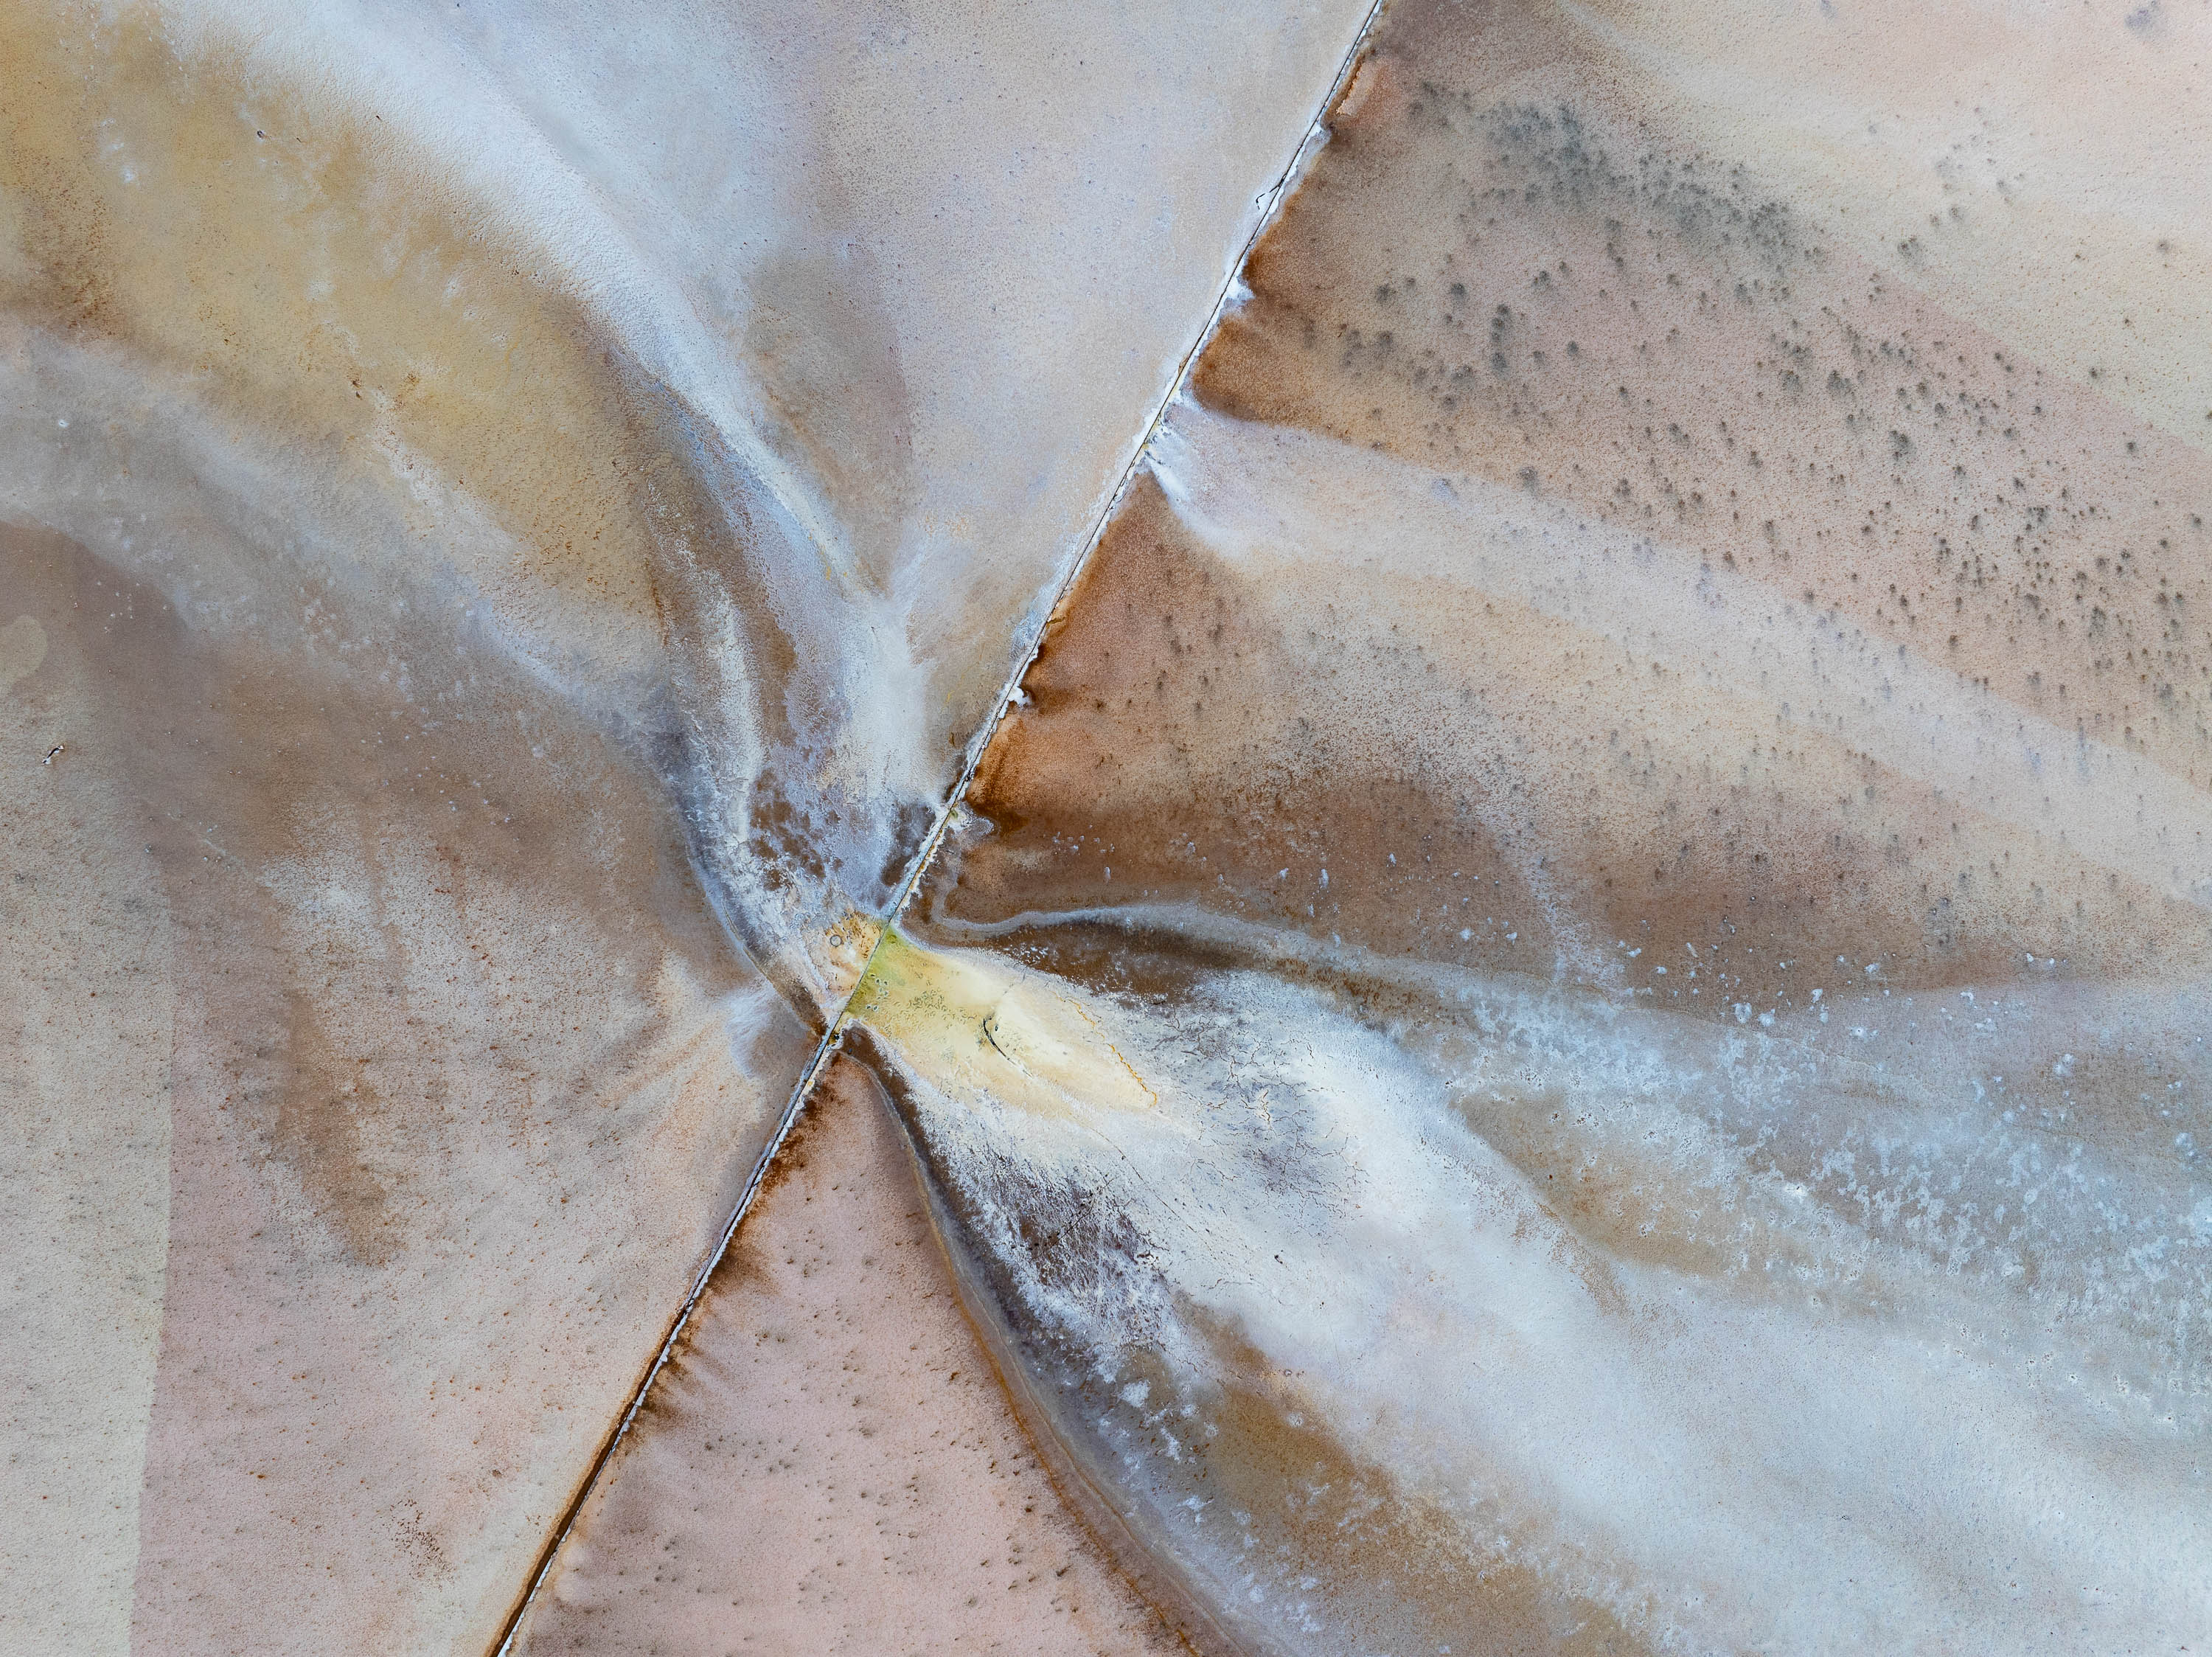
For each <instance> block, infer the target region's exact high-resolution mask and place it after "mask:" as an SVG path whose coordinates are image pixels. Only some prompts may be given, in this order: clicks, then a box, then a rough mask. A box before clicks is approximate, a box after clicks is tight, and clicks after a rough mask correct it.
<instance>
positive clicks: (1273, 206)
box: [492, 0, 1388, 1657]
mask: <svg viewBox="0 0 2212 1657" xmlns="http://www.w3.org/2000/svg"><path fill="white" fill-rule="evenodd" d="M1386 3H1388V0H1370V4H1369V6H1368V8H1367V12H1366V15H1364V17H1362V18H1361V19H1360V23H1359V27H1358V29H1357V30H1355V31H1354V32H1353V34H1352V44H1351V46H1349V47H1347V48H1346V51H1345V54H1344V58H1343V60H1342V61H1341V62H1340V64H1338V65H1337V70H1336V74H1335V76H1334V78H1333V79H1332V80H1331V81H1330V82H1329V87H1328V92H1327V93H1325V94H1323V95H1322V101H1321V103H1320V104H1319V106H1318V107H1316V109H1315V111H1314V115H1313V119H1311V120H1310V121H1309V122H1307V123H1306V126H1305V130H1304V131H1303V132H1301V133H1300V134H1299V135H1298V142H1297V146H1296V147H1295V148H1294V149H1292V150H1291V157H1290V160H1289V161H1286V162H1285V164H1284V167H1283V170H1282V172H1281V173H1280V174H1278V175H1277V176H1276V179H1275V181H1274V182H1273V184H1272V185H1270V186H1268V187H1267V190H1266V191H1265V192H1262V193H1261V196H1260V197H1259V198H1258V199H1259V200H1260V201H1261V203H1262V204H1263V205H1262V207H1261V211H1260V212H1259V214H1258V215H1257V216H1255V218H1254V220H1253V223H1252V229H1251V232H1250V234H1249V235H1247V236H1246V237H1245V238H1244V244H1243V247H1240V248H1238V249H1237V255H1236V257H1235V258H1234V259H1231V260H1230V262H1229V266H1228V270H1227V271H1226V273H1225V275H1224V276H1223V277H1222V281H1221V285H1220V288H1219V289H1218V291H1217V292H1216V294H1215V295H1214V300H1213V304H1212V308H1210V309H1209V310H1208V311H1207V312H1206V320H1205V322H1204V324H1203V325H1202V326H1200V328H1199V330H1198V332H1197V334H1196V335H1195V337H1194V338H1193V339H1192V340H1191V343H1190V344H1189V346H1188V348H1187V349H1186V350H1184V352H1183V354H1182V358H1181V359H1180V360H1179V361H1178V362H1176V372H1175V377H1174V378H1173V379H1172V380H1170V381H1169V382H1168V389H1167V391H1166V392H1165V393H1164V394H1163V395H1162V396H1161V398H1160V399H1159V401H1158V403H1156V404H1155V405H1153V407H1152V414H1151V416H1150V417H1148V418H1147V419H1146V422H1145V423H1144V424H1143V426H1142V427H1141V428H1140V429H1139V435H1138V438H1137V441H1136V442H1135V443H1134V445H1133V446H1132V448H1130V451H1129V454H1128V458H1127V460H1125V461H1123V463H1122V466H1121V473H1120V475H1119V476H1118V477H1117V478H1115V483H1114V488H1113V491H1112V493H1111V494H1109V496H1107V497H1106V503H1105V505H1104V506H1103V508H1101V509H1100V510H1099V513H1098V515H1097V519H1096V520H1095V521H1093V522H1092V524H1091V533H1089V534H1088V535H1086V536H1085V538H1084V541H1083V547H1082V550H1081V551H1079V552H1078V553H1077V554H1076V557H1075V558H1074V560H1073V562H1072V563H1071V564H1069V565H1068V569H1067V573H1066V575H1064V576H1061V577H1060V581H1059V582H1058V583H1057V584H1056V585H1055V586H1054V588H1053V589H1052V601H1051V602H1050V603H1049V604H1048V605H1046V606H1044V608H1043V611H1042V614H1040V615H1039V616H1038V617H1037V619H1036V626H1035V631H1033V632H1032V633H1031V635H1030V639H1029V642H1028V643H1027V644H1026V646H1025V647H1024V649H1023V650H1022V652H1021V655H1020V658H1019V660H1018V661H1016V662H1015V664H1014V668H1013V671H1012V673H1010V674H1008V675H1007V678H1006V684H1005V685H1003V686H1001V687H1000V691H999V698H998V700H997V702H995V703H994V704H993V705H992V708H991V710H990V712H989V713H987V715H985V716H984V720H983V725H982V728H981V730H980V731H978V732H977V734H976V735H975V738H974V739H973V740H971V741H970V742H969V745H968V751H967V755H966V758H965V759H964V760H963V763H962V765H961V769H960V777H959V780H958V781H957V782H956V783H954V784H953V785H952V789H951V793H949V794H948V795H945V803H944V805H943V806H941V807H939V809H938V813H937V817H936V820H935V821H933V823H932V824H931V825H930V828H929V832H928V834H927V836H926V837H924V838H923V840H922V843H921V845H920V846H919V847H918V848H916V850H915V854H914V856H913V857H912V858H911V859H910V860H909V861H908V865H907V870H906V874H904V875H903V876H902V878H901V880H900V881H899V884H898V889H897V890H896V892H892V894H891V899H890V903H889V904H887V905H885V906H884V915H883V926H884V929H883V932H882V933H881V934H880V935H878V938H877V940H876V942H875V945H874V947H872V948H871V949H870V950H869V952H868V959H867V961H866V965H865V966H862V968H861V969H860V975H859V976H858V977H857V978H854V980H853V987H852V989H851V990H848V991H847V992H846V995H845V999H844V1001H843V1002H842V1004H841V1005H840V1006H839V1008H838V1009H837V1014H836V1017H834V1018H833V1019H831V1020H829V1026H828V1027H827V1028H826V1029H824V1030H823V1033H822V1039H821V1040H820V1041H819V1042H818V1043H817V1044H816V1045H815V1049H814V1054H813V1057H811V1059H809V1060H808V1061H807V1065H806V1069H805V1070H804V1071H803V1072H802V1073H801V1074H800V1075H799V1082H798V1085H797V1086H796V1087H793V1089H792V1093H791V1099H790V1101H789V1102H788V1103H787V1104H786V1105H785V1106H784V1107H783V1114H782V1115H781V1117H779V1118H777V1120H776V1124H775V1133H774V1134H772V1135H771V1136H769V1142H768V1143H767V1144H766V1145H765V1146H764V1147H763V1148H762V1150H761V1154H760V1157H759V1160H758V1161H756V1162H755V1163H754V1165H753V1171H752V1175H751V1177H750V1179H747V1180H746V1181H745V1188H744V1191H742V1192H740V1193H739V1195H738V1201H737V1204H736V1206H735V1207H734V1208H732V1209H731V1211H730V1216H729V1218H728V1219H727V1220H726V1221H723V1223H722V1228H721V1232H720V1235H719V1237H718V1238H717V1239H716V1240H715V1243H714V1247H713V1248H712V1249H711V1250H709V1251H708V1255H707V1258H706V1261H705V1263H704V1264H702V1266H701V1267H700V1268H699V1271H698V1274H697V1275H696V1276H694V1277H693V1278H692V1280H691V1288H690V1291H689V1292H688V1293H687V1294H686V1295H684V1301H683V1304H682V1305H681V1306H679V1307H678V1308H677V1310H676V1315H675V1316H674V1317H673V1318H671V1319H670V1320H669V1324H668V1328H667V1331H666V1332H665V1334H664V1335H663V1336H662V1337H661V1341H660V1346H659V1350H658V1351H656V1352H655V1353H654V1354H653V1362H652V1363H651V1365H649V1366H648V1367H647V1369H646V1372H645V1374H644V1377H643V1378H642V1379H641V1380H640V1381H639V1382H638V1385H637V1387H636V1390H635V1392H632V1393H631V1395H630V1400H629V1407H628V1408H627V1409H625V1410H623V1414H622V1417H621V1419H620V1420H618V1421H617V1422H616V1423H615V1426H614V1430H613V1431H611V1433H609V1434H608V1435H607V1436H606V1438H605V1441H603V1442H602V1443H601V1444H600V1446H599V1453H597V1454H596V1455H594V1456H593V1457H592V1463H591V1465H590V1466H589V1467H588V1468H586V1470H585V1472H584V1477H583V1478H582V1479H581V1481H580V1482H579V1483H578V1484H577V1486H576V1489H575V1492H574V1495H573V1496H570V1498H569V1500H568V1506H567V1507H566V1508H563V1509H562V1514H561V1518H560V1521H559V1523H557V1524H556V1526H554V1527H553V1530H552V1532H551V1533H550V1535H549V1536H548V1537H547V1538H546V1541H545V1545H544V1548H543V1549H542V1550H540V1551H539V1553H538V1561H537V1563H536V1565H535V1566H534V1567H533V1568H532V1571H531V1573H530V1581H529V1583H528V1585H527V1586H526V1587H525V1588H524V1590H523V1592H522V1593H521V1595H520V1597H519V1598H518V1599H516V1601H515V1604H514V1608H513V1610H512V1611H509V1612H508V1613H507V1621H506V1622H505V1623H503V1624H501V1628H500V1632H499V1639H498V1642H497V1643H496V1644H495V1646H494V1647H493V1648H492V1650H493V1654H494V1657H510V1654H511V1653H512V1652H513V1648H514V1642H515V1640H516V1638H517V1636H520V1633H521V1631H522V1623H523V1619H524V1617H526V1616H527V1615H528V1614H529V1611H530V1607H531V1606H532V1604H534V1603H535V1602H536V1600H537V1598H538V1592H539V1590H541V1589H542V1588H543V1587H544V1586H545V1582H546V1579H547V1578H548V1577H550V1575H552V1572H553V1566H554V1563H555V1562H556V1560H557V1559H558V1558H559V1557H560V1554H561V1549H562V1545H563V1544H566V1543H567V1541H568V1534H569V1532H571V1531H573V1530H574V1529H575V1527H576V1520H577V1519H578V1518H579V1517H580V1515H581V1514H582V1513H583V1510H584V1505H585V1503H586V1502H589V1501H590V1500H591V1497H592V1491H593V1490H594V1489H596V1488H597V1487H598V1485H599V1475H600V1474H601V1473H602V1472H604V1471H605V1470H606V1467H607V1465H608V1464H609V1463H610V1462H611V1461H612V1460H613V1459H614V1456H615V1452H616V1451H617V1450H618V1449H620V1448H621V1447H622V1442H623V1439H625V1438H627V1437H628V1436H629V1429H630V1427H631V1424H632V1423H633V1422H635V1421H636V1419H637V1417H638V1414H639V1412H640V1411H641V1410H643V1409H644V1408H645V1404H646V1399H647V1397H648V1395H650V1393H651V1392H652V1391H653V1382H654V1381H656V1380H659V1377H660V1372H661V1371H662V1370H663V1369H665V1368H667V1367H668V1364H669V1362H670V1360H671V1359H672V1358H673V1357H674V1356H675V1355H676V1349H677V1348H678V1346H679V1345H680V1344H681V1343H682V1342H683V1339H684V1331H685V1330H686V1329H687V1328H688V1326H689V1325H690V1321H691V1314H692V1313H694V1312H696V1311H697V1310H698V1307H699V1302H700V1301H701V1300H702V1298H703V1297H704V1296H705V1295H706V1292H707V1285H708V1282H711V1281H712V1280H713V1278H714V1273H715V1271H716V1270H718V1269H719V1268H720V1265H721V1264H722V1258H723V1256H725V1255H726V1254H727V1253H728V1252H729V1248H730V1240H731V1239H732V1238H733V1237H735V1236H736V1235H737V1233H738V1226H740V1225H741V1224H743V1223H744V1217H745V1215H746V1213H747V1212H748V1211H749V1210H750V1209H751V1207H752V1203H753V1199H754V1198H755V1197H757V1196H758V1195H759V1194H760V1189H761V1185H762V1184H763V1182H764V1181H765V1180H766V1179H767V1178H768V1173H769V1167H771V1166H772V1165H773V1164H774V1162H775V1157H776V1154H777V1153H778V1152H779V1151H781V1149H782V1148H783V1144H784V1141H785V1140H787V1138H789V1137H790V1135H791V1130H792V1129H793V1126H794V1125H796V1124H797V1123H798V1121H799V1112H802V1111H804V1110H805V1108H806V1104H807V1101H808V1100H809V1099H810V1098H811V1097H812V1094H813V1091H814V1087H815V1084H816V1083H817V1082H818V1081H820V1080H821V1078H822V1075H823V1072H824V1071H826V1070H827V1069H829V1062H830V1060H831V1059H833V1058H835V1057H836V1055H837V1051H838V1048H839V1045H840V1044H841V1043H842V1039H843V1037H844V1033H845V1029H846V1026H848V1025H849V1024H850V1023H851V1022H852V1020H853V1017H854V1006H853V1003H854V999H855V997H857V996H859V994H860V989H861V987H862V986H863V985H864V984H866V983H867V981H868V975H869V974H870V973H872V972H874V970H875V966H876V956H877V955H878V953H881V951H882V949H883V946H884V939H885V938H888V937H889V936H890V934H891V932H892V931H893V929H896V927H897V925H898V921H899V917H900V916H902V914H904V913H905V912H906V906H907V905H908V903H909V902H910V901H911V900H912V899H913V897H914V894H915V891H916V890H917V888H918V887H919V886H921V880H922V877H923V876H924V875H925V874H927V873H928V871H929V867H930V865H931V864H932V863H933V862H935V861H936V858H937V852H938V848H939V845H941V844H943V842H944V839H945V829H946V827H947V825H950V824H951V821H952V819H953V815H954V813H957V811H958V810H959V809H960V806H961V802H962V801H963V800H965V799H966V798H967V795H968V790H969V787H970V785H972V784H973V783H974V782H975V772H976V769H977V768H978V767H979V766H980V765H981V764H982V759H983V753H984V751H985V750H986V749H987V748H988V747H989V746H990V745H991V739H992V738H993V737H994V736H995V735H996V734H998V728H999V725H1000V722H1001V721H1002V720H1004V719H1005V718H1006V715H1007V713H1008V712H1009V711H1010V710H1012V708H1013V707H1015V706H1016V705H1017V704H1016V702H1015V698H1016V697H1017V695H1018V693H1019V691H1020V690H1021V684H1022V680H1023V679H1026V678H1027V677H1028V676H1029V672H1030V668H1031V667H1033V666H1035V665H1036V658H1037V653H1038V651H1039V650H1041V649H1042V648H1043V645H1044V636H1045V632H1046V631H1047V629H1048V627H1049V625H1050V624H1051V620H1052V618H1053V616H1054V613H1055V612H1057V611H1058V610H1059V608H1060V605H1061V604H1062V603H1063V602H1064V601H1065V600H1066V597H1067V594H1069V592H1070V591H1072V590H1073V588H1074V586H1075V583H1076V582H1077V580H1078V579H1079V577H1080V576H1082V574H1083V571H1084V569H1085V566H1086V565H1088V564H1090V562H1091V554H1092V553H1093V552H1095V551H1097V547H1098V543H1099V542H1100V541H1101V540H1102V539H1104V537H1105V534H1106V531H1107V529H1108V527H1109V526H1110V525H1111V524H1112V523H1113V521H1114V515H1115V513H1117V512H1119V511H1120V510H1121V501H1122V497H1123V496H1126V495H1127V493H1128V490H1129V484H1130V483H1131V482H1132V481H1133V479H1134V478H1135V477H1136V475H1137V471H1138V468H1139V466H1142V465H1143V464H1144V460H1145V455H1146V451H1148V450H1149V449H1150V448H1152V439H1153V438H1154V437H1155V436H1158V433H1159V429H1160V424H1161V422H1163V421H1164V420H1165V419H1166V418H1167V413H1168V410H1169V409H1170V407H1171V406H1173V405H1174V403H1175V399H1176V398H1177V397H1179V396H1181V395H1182V393H1183V392H1184V390H1185V389H1186V388H1187V387H1188V385H1189V383H1190V373H1191V369H1192V368H1193V366H1194V364H1195V363H1196V362H1197V361H1198V358H1199V356H1200V353H1201V352H1203V351H1204V350H1205V349H1206V346H1207V344H1210V343H1211V342H1212V338H1213V335H1214V332H1215V331H1216V330H1217V329H1218V327H1219V326H1221V319H1222V316H1223V315H1224V314H1225V312H1226V311H1227V310H1228V308H1229V304H1230V301H1231V298H1233V297H1234V295H1235V294H1236V291H1237V283H1238V282H1239V281H1240V280H1241V279H1242V278H1243V274H1244V269H1245V266H1246V265H1249V263H1250V262H1251V258H1252V250H1253V248H1254V247H1256V246H1258V245H1259V241H1260V238H1261V236H1263V235H1266V234H1267V230H1268V228H1270V227H1271V226H1272V225H1273V223H1274V222H1275V220H1276V218H1277V217H1278V216H1279V215H1280V214H1281V212H1282V210H1283V204H1284V203H1285V201H1286V200H1288V199H1289V198H1290V195H1291V192H1292V190H1293V189H1294V188H1295V186H1297V182H1298V180H1299V179H1300V177H1301V176H1302V174H1303V173H1304V168H1305V167H1306V165H1307V164H1308V163H1309V162H1310V161H1311V160H1312V158H1313V155H1314V153H1315V150H1316V146H1317V143H1318V141H1319V140H1320V139H1321V138H1322V136H1323V134H1324V133H1325V131H1326V129H1327V124H1328V117H1329V113H1330V112H1331V111H1333V110H1334V108H1335V107H1336V106H1337V103H1338V101H1339V100H1340V99H1341V98H1342V97H1343V96H1344V94H1345V90H1346V88H1347V87H1349V86H1350V85H1351V83H1352V74H1353V72H1354V71H1355V70H1357V69H1358V66H1359V62H1360V59H1361V58H1363V57H1364V55H1365V53H1366V50H1367V43H1368V41H1369V40H1370V39H1371V38H1372V37H1373V35H1374V33H1375V26H1376V22H1377V21H1380V19H1381V17H1382V15H1383V7H1384V5H1385V4H1386ZM983 1033H984V1036H985V1037H986V1039H990V1040H991V1045H992V1046H993V1047H994V1048H995V1047H997V1046H998V1045H999V1044H998V1042H997V1040H996V1039H994V1038H992V1037H991V1032H990V1028H989V1026H988V1025H986V1026H985V1027H984V1031H983Z"/></svg>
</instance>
